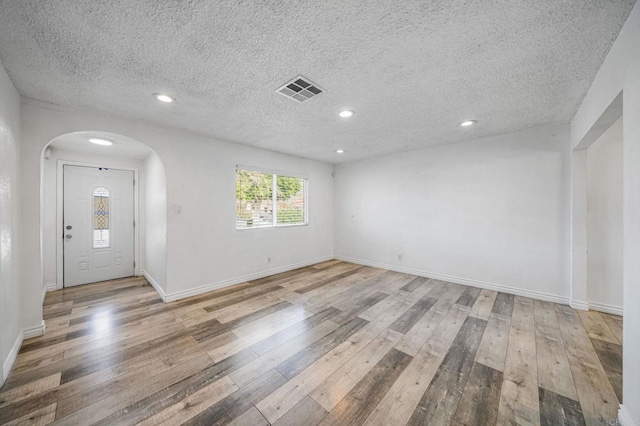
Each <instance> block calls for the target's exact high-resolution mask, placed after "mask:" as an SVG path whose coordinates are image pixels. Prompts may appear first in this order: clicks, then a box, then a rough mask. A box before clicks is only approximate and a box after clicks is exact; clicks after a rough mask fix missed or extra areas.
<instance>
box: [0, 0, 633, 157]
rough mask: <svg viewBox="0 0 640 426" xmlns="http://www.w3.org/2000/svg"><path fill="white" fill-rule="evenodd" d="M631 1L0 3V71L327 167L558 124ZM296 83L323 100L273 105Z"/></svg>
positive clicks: (117, 110) (30, 85)
mask: <svg viewBox="0 0 640 426" xmlns="http://www.w3.org/2000/svg"><path fill="white" fill-rule="evenodd" d="M633 4H634V0H573V1H570V0H538V1H531V0H526V1H525V0H495V1H486V0H475V1H474V0H447V1H442V0H432V1H425V0H379V1H376V2H364V1H362V0H360V1H351V0H339V1H338V0H329V1H302V0H300V1H284V0H266V1H257V0H254V1H243V2H239V1H237V0H217V1H209V0H182V1H176V0H146V1H133V0H109V1H106V2H104V1H101V2H97V1H89V0H86V1H78V0H49V1H42V0H0V61H2V63H3V65H4V66H5V68H6V69H7V71H8V73H9V76H10V78H11V79H12V80H13V82H14V83H15V85H16V87H17V88H18V90H19V91H20V93H21V94H22V95H23V96H26V97H29V98H34V99H39V100H42V101H47V102H53V103H56V104H61V105H66V106H73V107H77V108H84V109H88V110H95V111H103V112H109V113H111V114H115V115H119V116H122V117H126V118H133V119H139V120H144V121H147V122H152V123H156V124H159V125H164V126H172V127H177V128H182V129H186V130H189V131H192V132H196V133H200V134H204V135H209V136H212V137H216V138H221V139H226V140H231V141H235V142H240V143H244V144H248V145H253V146H257V147H261V148H266V149H270V150H275V151H280V152H284V153H289V154H294V155H298V156H302V157H308V158H313V159H318V160H322V161H327V162H331V163H337V162H342V161H351V160H354V159H361V158H367V157H373V156H379V155H384V154H387V153H392V152H398V151H406V150H412V149H416V148H420V147H425V146H429V145H436V144H443V143H454V142H459V141H461V140H464V139H468V138H471V137H476V136H486V135H491V134H499V133H505V132H510V131H515V130H519V129H523V128H527V127H532V126H536V125H540V124H545V123H566V122H569V121H570V120H571V118H572V117H573V115H574V113H575V112H576V110H577V108H578V106H579V104H580V102H581V101H582V99H583V97H584V95H585V93H586V91H587V89H588V88H589V85H590V84H591V82H592V80H593V78H594V76H595V74H596V72H597V70H598V68H599V67H600V65H601V63H602V61H603V59H604V57H605V55H606V53H607V51H608V50H609V48H610V47H611V45H612V43H613V40H615V38H616V36H617V34H618V32H619V30H620V28H621V27H622V24H623V23H624V20H625V19H626V17H627V15H628V14H629V12H630V10H631V8H632V6H633ZM298 74H302V75H304V76H305V77H307V78H309V79H311V80H312V81H313V82H315V83H316V84H318V85H319V86H320V87H321V88H323V89H324V90H325V93H323V94H321V95H320V96H317V97H315V98H313V99H310V100H308V101H306V102H304V103H302V104H299V103H297V102H294V101H292V100H290V99H287V98H285V97H284V96H281V95H279V94H277V93H276V92H275V90H276V89H277V88H279V87H280V86H281V85H282V84H284V83H286V82H287V81H289V80H290V79H291V78H293V77H295V76H296V75H298ZM154 92H166V93H169V94H171V95H173V96H175V97H176V98H177V99H178V103H177V104H174V105H164V104H160V103H158V102H157V101H155V100H154V99H153V98H152V97H151V95H152V94H153V93H154ZM343 108H347V109H352V110H354V111H355V112H356V114H355V115H354V116H353V117H352V118H350V119H341V118H340V117H338V115H337V113H338V112H339V111H340V110H341V109H343ZM465 119H476V120H478V124H477V125H476V126H472V127H471V128H465V129H463V128H460V127H459V126H458V123H459V122H461V121H463V120H465ZM337 148H344V149H345V150H347V152H346V153H345V154H342V155H339V154H336V153H335V150H336V149H337Z"/></svg>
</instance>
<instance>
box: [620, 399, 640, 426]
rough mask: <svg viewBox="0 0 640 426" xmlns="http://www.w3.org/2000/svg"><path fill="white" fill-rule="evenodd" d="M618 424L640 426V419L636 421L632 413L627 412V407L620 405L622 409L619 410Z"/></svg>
mask: <svg viewBox="0 0 640 426" xmlns="http://www.w3.org/2000/svg"><path fill="white" fill-rule="evenodd" d="M618 424H620V425H622V426H638V425H640V419H635V420H634V418H633V417H631V413H630V412H629V410H627V407H625V406H624V405H622V404H620V409H619V410H618Z"/></svg>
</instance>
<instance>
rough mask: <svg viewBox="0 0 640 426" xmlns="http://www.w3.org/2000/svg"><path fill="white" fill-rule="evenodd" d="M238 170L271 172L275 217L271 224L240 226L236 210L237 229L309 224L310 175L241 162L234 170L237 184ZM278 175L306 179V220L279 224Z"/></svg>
mask: <svg viewBox="0 0 640 426" xmlns="http://www.w3.org/2000/svg"><path fill="white" fill-rule="evenodd" d="M238 170H243V171H245V172H257V173H265V174H270V175H271V182H272V185H273V187H272V191H271V193H272V194H271V197H272V201H271V202H272V204H273V215H272V216H273V217H272V220H271V225H267V226H256V227H253V226H248V227H246V228H238V223H237V220H238V212H237V211H236V212H235V213H234V227H235V229H236V231H248V230H253V229H256V230H257V229H275V228H292V227H296V226H309V177H308V175H306V174H303V173H293V172H286V171H281V170H273V169H265V168H263V167H255V166H243V165H241V164H238V165H236V169H235V172H234V178H233V183H234V185H237V176H238V175H237V172H238ZM276 176H284V177H292V178H298V179H304V183H303V191H304V222H303V223H282V224H278V191H277V189H278V187H277V185H278V183H277V179H276ZM234 196H235V191H234ZM237 201H238V198H237V196H236V199H235V202H236V203H237Z"/></svg>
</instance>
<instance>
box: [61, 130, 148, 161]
mask: <svg viewBox="0 0 640 426" xmlns="http://www.w3.org/2000/svg"><path fill="white" fill-rule="evenodd" d="M90 138H103V139H109V140H110V141H112V142H113V145H110V146H104V145H96V144H93V143H90V142H89V139H90ZM49 147H50V148H53V149H61V150H65V151H75V152H84V153H88V154H96V155H105V156H110V157H123V158H133V159H136V160H144V159H145V158H147V156H148V155H149V154H150V153H151V150H150V149H149V147H147V146H146V145H145V144H143V143H140V142H138V141H136V140H135V139H131V138H128V137H126V136H122V135H118V134H115V133H108V132H75V133H67V134H66V135H62V136H58V137H57V138H55V139H54V140H53V141H52V142H51V144H49Z"/></svg>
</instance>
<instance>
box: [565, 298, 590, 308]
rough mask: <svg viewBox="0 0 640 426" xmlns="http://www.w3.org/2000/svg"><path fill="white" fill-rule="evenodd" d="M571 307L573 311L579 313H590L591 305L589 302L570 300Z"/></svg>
mask: <svg viewBox="0 0 640 426" xmlns="http://www.w3.org/2000/svg"><path fill="white" fill-rule="evenodd" d="M569 306H571V307H572V308H573V309H577V310H579V311H588V310H589V304H588V303H587V302H581V301H579V300H570V301H569Z"/></svg>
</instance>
